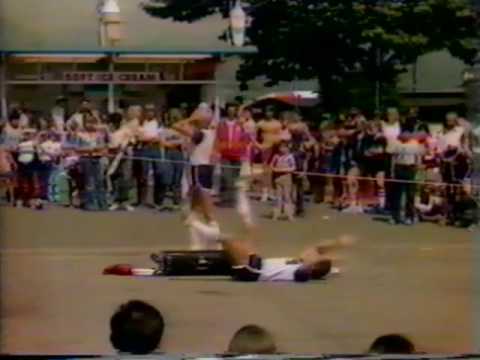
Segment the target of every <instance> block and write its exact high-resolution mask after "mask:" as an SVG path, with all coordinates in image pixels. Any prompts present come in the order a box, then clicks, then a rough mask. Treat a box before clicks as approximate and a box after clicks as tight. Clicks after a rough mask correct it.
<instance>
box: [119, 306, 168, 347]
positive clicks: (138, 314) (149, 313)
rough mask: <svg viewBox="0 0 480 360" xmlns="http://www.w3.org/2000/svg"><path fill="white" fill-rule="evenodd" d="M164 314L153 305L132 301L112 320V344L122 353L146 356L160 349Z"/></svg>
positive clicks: (121, 308)
mask: <svg viewBox="0 0 480 360" xmlns="http://www.w3.org/2000/svg"><path fill="white" fill-rule="evenodd" d="M164 326H165V324H164V321H163V317H162V314H161V313H160V311H158V310H157V309H156V308H154V307H153V306H152V305H149V304H147V303H145V302H143V301H139V300H132V301H129V302H128V303H126V304H123V305H121V306H120V308H119V309H118V310H117V311H116V312H115V314H113V316H112V318H111V319H110V331H111V333H110V342H111V343H112V345H113V347H114V348H115V349H117V350H118V351H120V352H125V353H130V354H135V355H145V354H149V353H151V352H153V351H154V350H155V349H157V348H158V345H159V344H160V341H161V339H162V335H163V329H164Z"/></svg>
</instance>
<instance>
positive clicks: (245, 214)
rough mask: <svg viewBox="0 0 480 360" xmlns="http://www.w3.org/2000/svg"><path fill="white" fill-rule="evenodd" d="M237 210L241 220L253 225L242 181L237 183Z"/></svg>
mask: <svg viewBox="0 0 480 360" xmlns="http://www.w3.org/2000/svg"><path fill="white" fill-rule="evenodd" d="M237 188H238V190H237V211H238V213H239V214H240V216H241V218H242V220H243V221H244V222H245V224H247V225H248V226H251V225H254V223H253V214H252V208H251V206H250V201H249V200H248V196H247V191H246V190H247V189H246V184H245V183H244V182H242V181H239V182H238V183H237Z"/></svg>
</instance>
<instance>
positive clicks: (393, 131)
mask: <svg viewBox="0 0 480 360" xmlns="http://www.w3.org/2000/svg"><path fill="white" fill-rule="evenodd" d="M382 133H383V136H384V137H385V139H386V140H387V152H388V153H391V147H392V145H395V144H396V140H397V139H398V137H399V136H400V133H401V128H400V123H399V122H396V123H393V124H389V123H386V122H384V123H382Z"/></svg>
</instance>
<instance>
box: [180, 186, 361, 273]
mask: <svg viewBox="0 0 480 360" xmlns="http://www.w3.org/2000/svg"><path fill="white" fill-rule="evenodd" d="M237 188H238V193H237V212H238V213H239V215H240V217H241V219H242V222H243V224H244V226H245V234H246V236H245V237H244V238H243V239H241V240H240V239H232V237H231V236H228V235H226V234H222V233H221V232H220V229H219V226H218V223H217V222H216V221H215V220H214V217H213V212H212V210H213V206H212V205H211V200H210V197H209V195H208V194H207V193H206V192H202V191H201V190H200V189H198V190H196V191H195V192H194V196H193V199H194V201H193V202H192V203H193V204H192V214H190V215H189V217H188V218H187V221H186V223H187V224H188V225H189V227H190V232H191V245H192V246H191V249H193V250H218V249H220V248H221V249H223V250H224V252H225V256H227V257H228V259H229V261H230V263H231V265H232V278H233V280H235V281H242V282H254V281H268V282H271V281H294V282H306V281H309V280H318V279H322V278H324V277H325V276H326V275H328V274H330V273H335V272H338V269H336V268H333V267H332V261H333V259H334V257H333V256H332V254H331V252H332V251H334V250H336V249H340V248H342V247H346V246H347V245H349V244H351V243H352V239H351V237H349V236H342V237H340V238H339V239H337V240H334V241H324V242H322V243H320V244H318V245H317V246H312V247H310V248H307V249H306V250H305V251H303V252H302V253H301V254H300V256H298V257H296V258H262V257H261V256H259V254H258V252H257V251H256V250H255V242H256V241H255V238H256V236H257V231H256V224H255V221H254V218H253V215H252V209H251V207H250V203H249V200H248V197H247V194H246V188H247V186H246V184H243V182H240V183H238V184H237Z"/></svg>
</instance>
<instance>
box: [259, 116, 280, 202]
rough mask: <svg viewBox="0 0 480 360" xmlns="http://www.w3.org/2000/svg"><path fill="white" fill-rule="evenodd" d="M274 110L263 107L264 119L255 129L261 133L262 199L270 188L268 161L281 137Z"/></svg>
mask: <svg viewBox="0 0 480 360" xmlns="http://www.w3.org/2000/svg"><path fill="white" fill-rule="evenodd" d="M274 116H275V112H274V109H273V108H272V107H267V108H266V109H265V119H264V120H261V121H260V122H259V123H258V124H257V130H258V131H259V132H261V134H262V139H263V142H262V146H261V149H262V151H263V164H264V184H263V191H262V201H267V200H268V196H269V192H271V189H272V174H271V171H270V167H269V162H270V160H271V158H272V155H273V150H274V147H275V145H277V144H278V143H279V142H280V141H281V139H282V123H281V122H280V121H278V120H276V119H275V118H274Z"/></svg>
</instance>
